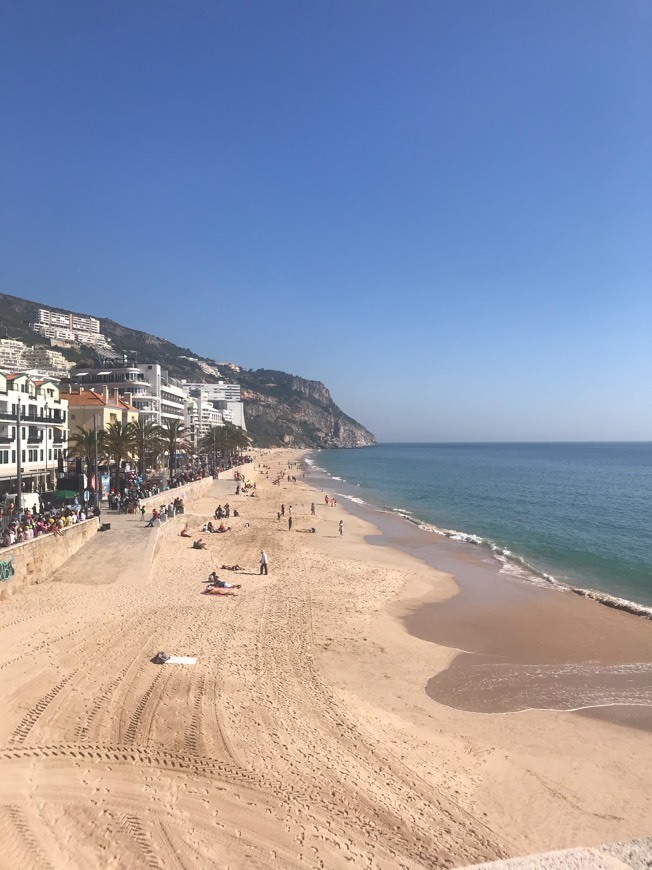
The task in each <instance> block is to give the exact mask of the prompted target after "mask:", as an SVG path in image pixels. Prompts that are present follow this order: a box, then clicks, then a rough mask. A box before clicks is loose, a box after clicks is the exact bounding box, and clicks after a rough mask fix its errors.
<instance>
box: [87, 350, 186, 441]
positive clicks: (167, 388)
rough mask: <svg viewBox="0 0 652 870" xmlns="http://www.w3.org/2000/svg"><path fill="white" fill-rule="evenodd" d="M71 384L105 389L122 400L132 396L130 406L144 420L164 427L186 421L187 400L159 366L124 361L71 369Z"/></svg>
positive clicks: (177, 385)
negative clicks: (115, 392) (128, 395)
mask: <svg viewBox="0 0 652 870" xmlns="http://www.w3.org/2000/svg"><path fill="white" fill-rule="evenodd" d="M70 383H71V384H72V385H75V386H83V387H87V388H89V389H97V388H101V387H103V386H104V387H108V388H109V389H113V390H117V391H118V393H119V394H120V395H121V396H124V395H125V394H126V393H130V394H131V402H132V404H133V405H134V407H135V408H137V409H138V411H139V412H140V415H141V417H142V418H144V419H145V420H149V421H150V422H152V423H156V425H158V426H161V425H164V424H165V422H166V420H179V421H180V422H184V421H185V418H186V405H187V396H186V393H185V391H184V390H183V388H182V387H181V382H180V381H177V380H175V379H174V378H170V377H169V376H168V373H167V371H165V369H162V368H161V366H160V365H159V364H158V363H144V364H143V363H140V364H139V363H133V364H130V363H129V362H128V361H127V360H123V362H122V364H119V365H117V366H115V365H111V364H110V363H109V364H107V366H105V367H104V368H101V369H89V368H84V369H73V370H72V371H71V373H70Z"/></svg>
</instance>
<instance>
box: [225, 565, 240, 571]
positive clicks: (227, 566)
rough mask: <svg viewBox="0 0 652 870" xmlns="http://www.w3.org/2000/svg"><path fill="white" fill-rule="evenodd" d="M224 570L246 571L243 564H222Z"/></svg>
mask: <svg viewBox="0 0 652 870" xmlns="http://www.w3.org/2000/svg"><path fill="white" fill-rule="evenodd" d="M222 571H244V568H243V567H242V565H222Z"/></svg>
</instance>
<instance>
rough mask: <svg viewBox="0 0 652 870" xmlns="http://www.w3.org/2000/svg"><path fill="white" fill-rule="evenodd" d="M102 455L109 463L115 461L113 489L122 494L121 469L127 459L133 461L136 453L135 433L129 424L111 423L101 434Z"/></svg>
mask: <svg viewBox="0 0 652 870" xmlns="http://www.w3.org/2000/svg"><path fill="white" fill-rule="evenodd" d="M99 442H100V445H101V449H102V453H103V454H104V456H105V457H106V460H107V462H110V461H111V459H113V462H114V463H115V481H114V484H113V488H114V490H115V491H116V492H120V467H121V465H122V463H123V461H124V460H125V459H131V457H132V456H133V455H134V453H135V452H136V444H135V440H134V432H133V429H132V428H131V425H130V424H129V423H121V422H120V421H118V422H116V423H109V424H108V426H107V427H106V429H103V430H102V432H100V433H99Z"/></svg>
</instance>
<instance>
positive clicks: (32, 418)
mask: <svg viewBox="0 0 652 870" xmlns="http://www.w3.org/2000/svg"><path fill="white" fill-rule="evenodd" d="M0 420H11V422H12V423H14V422H15V421H16V414H15V412H14V413H11V412H9V411H0ZM20 422H21V423H31V424H34V423H37V424H38V425H39V426H54V425H56V424H59V425H60V424H62V423H65V422H66V414H65V412H60V413H58V414H53V415H52V416H51V417H37V416H36V415H34V414H21V415H20Z"/></svg>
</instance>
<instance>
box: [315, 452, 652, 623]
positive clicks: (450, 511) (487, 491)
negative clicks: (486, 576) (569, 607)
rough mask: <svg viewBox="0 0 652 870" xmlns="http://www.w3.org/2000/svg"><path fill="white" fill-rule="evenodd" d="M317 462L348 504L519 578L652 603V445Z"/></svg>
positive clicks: (338, 457) (319, 458) (364, 455)
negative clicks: (475, 548) (478, 549)
mask: <svg viewBox="0 0 652 870" xmlns="http://www.w3.org/2000/svg"><path fill="white" fill-rule="evenodd" d="M313 461H314V463H315V465H316V466H317V467H320V468H322V469H323V470H324V471H325V472H327V473H328V474H329V475H330V476H331V477H333V478H335V480H334V482H333V484H332V486H333V488H334V491H337V489H338V486H339V488H340V489H341V490H342V492H341V495H343V496H347V497H351V495H352V494H353V495H354V496H357V497H358V498H360V499H362V500H363V501H365V502H368V503H370V504H372V505H375V506H377V507H382V508H386V509H390V510H400V511H402V512H404V513H405V514H406V515H408V516H409V517H410V518H411V519H412V520H413V521H416V522H420V523H423V524H427V525H430V526H432V527H434V528H436V529H438V530H448V531H449V536H451V535H450V532H451V530H452V531H454V532H458V533H460V537H461V538H468V539H470V540H471V541H472V542H474V543H479V544H483V545H486V546H488V547H492V549H493V552H494V554H495V555H496V557H497V558H498V559H500V560H501V561H503V563H504V564H505V566H506V568H509V570H510V572H513V573H514V572H515V573H518V572H519V569H520V570H521V571H522V573H523V574H524V575H529V576H530V577H531V578H532V579H534V578H539V579H541V580H542V582H553V581H556V582H559V583H561V584H564V585H570V586H573V587H582V588H587V589H593V590H597V591H599V592H602V593H606V594H607V595H610V596H614V597H617V598H624V599H627V600H629V601H633V602H637V603H640V604H644V605H648V606H649V605H652V443H650V442H645V443H634V442H629V443H601V442H600V443H598V442H596V443H583V444H580V443H572V444H561V443H547V444H533V443H527V444H380V445H377V446H375V447H371V448H366V449H358V450H341V449H340V450H321V451H319V452H317V453H315V454H314V455H313ZM340 481H341V482H340ZM452 536H453V537H455V535H452Z"/></svg>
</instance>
